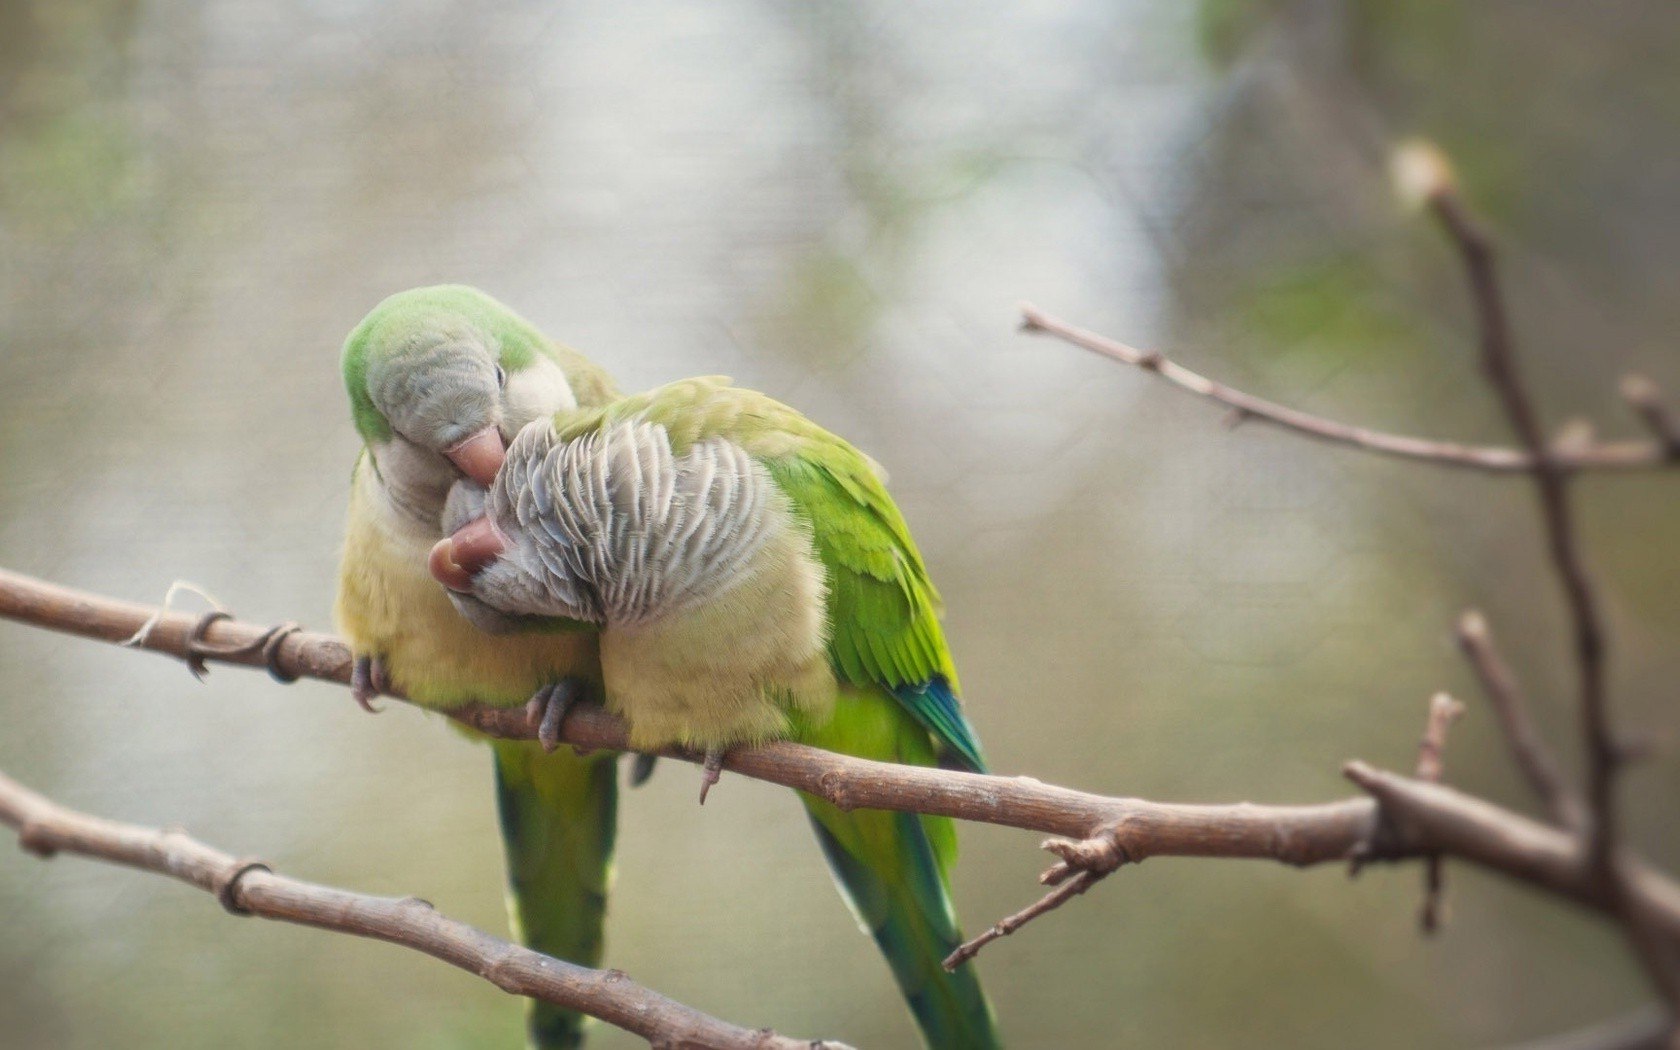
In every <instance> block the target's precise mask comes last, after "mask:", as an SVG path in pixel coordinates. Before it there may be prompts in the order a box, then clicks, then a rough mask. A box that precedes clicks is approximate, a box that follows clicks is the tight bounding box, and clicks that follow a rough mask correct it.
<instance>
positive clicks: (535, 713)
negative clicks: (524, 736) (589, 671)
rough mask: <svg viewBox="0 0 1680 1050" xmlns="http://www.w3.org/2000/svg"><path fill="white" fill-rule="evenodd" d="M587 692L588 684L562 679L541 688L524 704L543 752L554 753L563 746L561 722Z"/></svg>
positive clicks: (527, 718)
mask: <svg viewBox="0 0 1680 1050" xmlns="http://www.w3.org/2000/svg"><path fill="white" fill-rule="evenodd" d="M588 690H589V686H588V684H587V683H585V682H584V681H583V679H581V678H562V679H560V680H559V681H558V682H550V683H549V684H547V685H545V686H543V687H542V688H541V689H538V690H537V692H536V694H535V695H534V696H532V697H531V700H530V702H529V703H527V704H526V705H525V718H526V720H527V721H528V722H529V723H530V724H531V725H532V726H534V727H536V730H537V742H538V743H540V744H542V749H543V750H544V751H547V752H549V753H550V754H553V753H554V749H555V748H557V747H559V746H560V723H562V722H564V721H565V720H566V712H568V711H570V710H571V709H572V705H573V704H576V703H577V702H578V701H579V700H582V699H583V697H584V694H585V693H586V692H588Z"/></svg>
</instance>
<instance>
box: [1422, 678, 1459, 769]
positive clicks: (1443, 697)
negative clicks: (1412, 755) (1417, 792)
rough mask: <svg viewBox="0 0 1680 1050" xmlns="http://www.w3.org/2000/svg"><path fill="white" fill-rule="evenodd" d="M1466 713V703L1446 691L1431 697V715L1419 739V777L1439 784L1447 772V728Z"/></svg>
mask: <svg viewBox="0 0 1680 1050" xmlns="http://www.w3.org/2000/svg"><path fill="white" fill-rule="evenodd" d="M1463 714H1464V705H1463V704H1461V703H1459V702H1458V701H1457V700H1454V699H1453V698H1452V697H1451V696H1449V695H1447V694H1446V693H1436V694H1435V695H1434V696H1432V697H1430V698H1429V715H1428V717H1427V718H1425V719H1424V723H1423V739H1421V740H1419V741H1418V760H1417V778H1418V779H1419V780H1428V781H1432V782H1433V783H1436V784H1439V783H1440V782H1441V778H1442V776H1444V775H1445V773H1446V754H1445V752H1446V748H1447V730H1448V729H1449V728H1451V727H1452V724H1453V723H1454V722H1456V721H1458V719H1459V716H1461V715H1463Z"/></svg>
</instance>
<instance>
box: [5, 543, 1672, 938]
mask: <svg viewBox="0 0 1680 1050" xmlns="http://www.w3.org/2000/svg"><path fill="white" fill-rule="evenodd" d="M157 611H158V610H157V608H156V607H155V606H149V605H141V604H136V603H132V602H124V601H119V600H116V599H112V598H106V597H103V596H101V595H96V594H91V593H89V592H86V591H78V590H73V589H70V588H66V587H60V586H58V585H56V584H51V583H47V582H45V581H42V580H37V579H34V578H32V577H29V576H25V575H23V574H21V573H15V572H11V571H8V570H4V569H0V618H5V619H11V620H17V621H20V622H23V623H28V624H33V625H35V626H38V627H43V628H47V629H49V630H57V631H63V632H67V633H70V634H75V635H80V636H82V637H87V638H95V639H102V640H105V641H108V642H120V641H122V640H123V639H125V638H127V637H129V636H130V635H132V634H133V633H134V631H135V629H136V628H138V627H139V625H140V624H142V623H144V622H145V621H146V620H147V619H148V618H149V617H151V616H152V615H154V614H155V613H156V612H157ZM193 627H194V620H193V618H192V617H190V616H188V615H185V614H181V613H169V614H167V615H164V616H162V617H160V618H159V620H158V624H157V626H156V628H155V629H154V630H153V631H152V632H151V634H150V635H149V637H148V638H147V640H146V645H145V647H146V648H148V649H151V650H153V651H156V652H161V653H167V654H170V655H173V656H176V657H181V656H183V655H184V654H186V653H187V652H188V651H189V649H188V646H187V644H186V639H187V637H188V636H189V634H190V632H191V631H192V629H193ZM267 630H268V629H267V628H265V627H262V626H260V625H257V624H251V623H246V622H243V621H240V620H220V621H218V622H216V623H214V624H212V625H210V628H209V630H208V632H207V634H206V638H207V640H208V641H210V642H211V643H213V644H215V645H217V646H218V647H221V648H225V649H227V650H228V652H229V655H224V656H212V657H211V658H210V659H211V660H212V661H213V662H218V663H229V664H237V665H243V666H249V667H261V666H264V660H263V657H262V656H261V655H260V654H258V653H254V652H250V651H248V650H246V649H245V648H243V646H244V645H245V644H246V643H248V642H250V641H251V640H252V639H254V638H258V637H261V636H262V635H263V634H265V633H266V632H267ZM273 655H274V658H275V661H276V663H277V664H278V666H279V667H280V669H281V670H282V671H283V672H285V673H287V674H290V675H296V676H301V677H310V678H318V679H322V680H325V681H330V682H338V683H340V684H347V683H348V682H349V680H350V667H351V662H352V661H351V657H350V650H349V649H348V647H346V646H345V645H344V643H343V642H342V641H340V640H339V639H337V638H334V637H332V636H331V635H325V634H320V633H316V632H310V631H299V632H296V633H293V634H290V635H288V636H287V637H285V638H284V639H283V640H282V642H281V643H280V644H279V645H278V646H276V647H275V650H274V654H273ZM450 713H451V715H452V716H454V717H456V718H457V719H458V720H459V721H461V722H462V723H463V724H465V725H469V726H471V727H473V728H476V729H478V730H479V731H481V732H484V733H487V734H491V735H494V736H500V737H506V738H508V739H517V740H532V739H535V735H536V731H535V730H533V729H532V728H531V725H530V723H529V721H528V720H527V719H526V717H525V711H524V709H523V707H513V708H491V707H482V706H479V707H469V708H465V709H462V710H460V711H456V712H450ZM560 728H561V738H562V739H563V740H564V741H565V742H566V743H569V744H573V745H575V746H580V747H588V748H597V749H602V750H624V749H625V747H626V742H627V737H626V733H625V729H624V725H623V723H622V722H620V721H619V720H618V719H617V718H615V717H614V716H612V715H610V714H608V713H607V712H606V711H604V710H602V709H601V708H599V707H596V706H593V705H587V704H583V705H578V706H577V707H575V708H573V709H572V711H571V712H570V713H569V714H568V715H567V716H566V720H565V722H564V723H563V724H562V725H561V727H560ZM670 755H671V756H672V757H676V758H682V759H684V760H687V761H691V762H697V761H699V759H700V756H698V755H693V754H683V753H679V752H674V751H673V752H670ZM724 766H725V768H726V769H730V770H732V771H734V772H736V773H739V774H741V775H743V776H748V777H753V778H756V779H758V780H764V781H768V782H770V783H774V784H780V785H782V786H784V787H790V788H795V789H797V790H800V791H805V792H809V793H810V794H813V795H816V796H818V797H819V798H823V799H826V800H827V801H829V802H832V803H833V804H835V805H836V806H839V807H840V808H842V809H845V810H852V809H885V810H896V811H900V812H910V813H927V814H934V815H940V816H947V817H955V818H957V819H959V820H971V821H978V822H982V823H987V824H996V825H1001V826H1004V827H1013V828H1022V829H1025V830H1030V831H1038V832H1043V833H1047V834H1051V835H1061V836H1066V837H1069V838H1075V839H1087V838H1090V837H1092V836H1096V835H1101V834H1105V833H1108V832H1110V831H1116V832H1117V833H1118V832H1123V833H1124V837H1125V843H1126V849H1127V852H1128V854H1129V855H1130V857H1131V859H1133V860H1142V859H1144V858H1146V857H1165V856H1180V857H1230V858H1239V857H1241V858H1254V859H1266V860H1274V861H1280V862H1282V863H1285V864H1290V865H1294V866H1302V867H1305V866H1309V865H1315V864H1326V863H1337V862H1342V861H1346V860H1347V859H1348V858H1349V857H1350V856H1352V855H1353V854H1354V853H1355V852H1356V851H1358V850H1360V849H1361V848H1364V847H1367V846H1368V845H1369V844H1371V843H1372V842H1373V840H1374V839H1375V838H1376V837H1377V833H1378V831H1379V828H1381V829H1383V835H1382V841H1381V843H1380V845H1381V848H1380V849H1378V850H1377V851H1376V854H1377V856H1376V857H1375V859H1385V860H1398V859H1404V858H1408V857H1419V856H1425V855H1427V854H1429V853H1436V852H1438V853H1443V854H1446V855H1448V856H1453V857H1460V858H1462V859H1464V860H1467V861H1470V862H1472V863H1475V864H1478V865H1481V866H1483V867H1486V868H1488V869H1490V870H1493V871H1497V872H1501V873H1503V874H1505V875H1508V876H1510V877H1512V878H1514V879H1518V880H1521V881H1523V882H1527V883H1530V884H1532V885H1536V886H1539V887H1541V888H1543V889H1546V890H1550V891H1552V892H1554V893H1557V894H1560V895H1562V896H1564V897H1567V898H1569V899H1571V900H1574V901H1578V902H1580V903H1582V904H1585V905H1587V906H1589V907H1592V908H1596V909H1600V910H1606V909H1608V907H1609V904H1608V900H1607V898H1606V897H1605V895H1604V892H1603V887H1602V886H1599V885H1597V884H1596V883H1594V882H1593V881H1592V880H1591V879H1589V878H1587V877H1586V876H1585V874H1584V873H1583V872H1582V870H1581V865H1580V863H1579V854H1578V851H1577V848H1576V845H1575V842H1574V840H1573V839H1572V838H1571V837H1570V836H1568V835H1566V834H1565V833H1563V832H1561V831H1559V830H1557V829H1555V828H1551V827H1548V826H1546V825H1544V824H1540V823H1538V822H1536V821H1532V820H1529V819H1528V818H1526V817H1524V816H1522V815H1520V814H1517V813H1513V812H1511V811H1510V810H1507V809H1504V808H1502V807H1499V806H1495V805H1493V804H1492V803H1490V802H1486V801H1483V800H1481V799H1477V798H1474V797H1472V796H1469V795H1465V794H1463V793H1462V792H1457V791H1454V790H1452V789H1451V788H1447V787H1443V786H1440V785H1425V784H1422V782H1420V781H1413V780H1410V779H1409V778H1404V777H1396V776H1395V775H1394V774H1383V773H1379V772H1378V771H1375V770H1371V771H1370V775H1371V776H1372V777H1378V778H1385V779H1383V780H1382V783H1384V784H1386V785H1388V787H1389V790H1388V792H1387V794H1388V795H1391V796H1394V797H1399V798H1402V799H1403V800H1404V801H1405V809H1406V812H1407V813H1409V814H1411V817H1410V818H1409V819H1408V820H1407V821H1405V822H1404V825H1403V827H1400V826H1397V827H1388V825H1389V824H1391V823H1392V821H1389V820H1388V819H1386V818H1387V814H1386V813H1385V819H1383V820H1380V821H1379V819H1378V803H1377V802H1374V801H1373V800H1372V799H1371V798H1350V799H1343V800H1339V801H1335V802H1325V803H1319V804H1316V805H1304V806H1263V805H1254V804H1252V803H1246V802H1240V803H1234V804H1221V805H1198V804H1187V803H1173V802H1154V801H1149V800H1145V799H1136V798H1115V797H1110V796H1104V795H1094V794H1089V793H1087V792H1083V791H1074V790H1071V789H1069V788H1063V787H1056V786H1053V785H1049V784H1044V783H1041V782H1039V781H1037V780H1034V779H1032V778H1030V777H1000V776H982V775H980V774H976V773H961V772H956V771H952V770H944V769H933V768H926V767H922V766H906V765H898V764H896V763H890V762H871V761H868V760H866V759H861V758H853V757H851V756H849V755H840V754H835V753H834V752H831V751H823V750H821V749H818V748H813V747H807V746H805V745H802V744H794V743H788V742H785V741H781V742H776V743H770V744H765V745H762V746H759V747H753V748H736V749H734V750H732V751H731V752H730V753H729V755H728V757H727V758H726V759H725V762H724ZM1391 782H1392V783H1391ZM1414 784H1415V785H1419V786H1420V790H1421V789H1423V788H1426V789H1427V791H1422V793H1419V792H1418V791H1413V790H1412V789H1411V788H1410V787H1409V786H1408V785H1414ZM1362 786H1365V785H1363V784H1362ZM1367 790H1371V789H1370V788H1369V787H1367ZM1379 801H1380V800H1379ZM1622 866H1623V869H1624V870H1625V871H1626V872H1627V884H1628V886H1629V887H1630V888H1631V890H1632V891H1633V893H1634V894H1635V896H1636V897H1637V898H1638V899H1639V900H1640V901H1641V903H1642V904H1643V905H1644V906H1645V907H1646V908H1647V910H1648V912H1649V914H1650V915H1651V916H1652V917H1653V920H1654V921H1655V922H1656V923H1657V924H1658V928H1659V929H1660V930H1661V931H1662V935H1663V936H1664V937H1665V938H1667V939H1669V940H1672V941H1675V942H1677V943H1680V884H1677V883H1675V882H1674V881H1672V880H1670V879H1669V878H1668V877H1666V876H1664V875H1662V874H1660V873H1658V872H1656V871H1654V870H1652V869H1651V868H1649V867H1647V866H1646V865H1644V864H1643V863H1641V862H1639V861H1636V860H1634V859H1632V858H1631V857H1628V858H1626V859H1625V860H1624V862H1623V865H1622Z"/></svg>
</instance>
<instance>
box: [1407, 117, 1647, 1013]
mask: <svg viewBox="0 0 1680 1050" xmlns="http://www.w3.org/2000/svg"><path fill="white" fill-rule="evenodd" d="M1412 148H1413V149H1414V150H1420V151H1421V150H1433V147H1430V146H1425V145H1418V146H1414V147H1412ZM1437 157H1438V155H1437ZM1435 169H1436V171H1437V173H1438V175H1437V178H1436V179H1435V181H1434V182H1433V184H1431V185H1428V186H1426V187H1425V190H1426V192H1425V193H1424V194H1423V197H1422V199H1423V202H1424V203H1425V204H1426V205H1427V206H1428V208H1429V209H1430V211H1431V212H1432V213H1433V214H1434V216H1435V218H1436V219H1437V220H1438V221H1439V222H1440V224H1441V227H1442V228H1443V229H1444V230H1445V231H1446V233H1447V236H1448V238H1449V239H1450V240H1451V241H1452V243H1453V246H1454V247H1455V248H1456V249H1457V250H1458V252H1459V255H1460V257H1461V259H1462V261H1463V264H1464V273H1465V278H1466V280H1467V281H1468V283H1469V286H1470V298H1471V302H1472V305H1473V307H1474V310H1475V315H1476V325H1477V329H1478V331H1479V334H1480V342H1481V352H1482V358H1481V366H1482V372H1483V373H1484V375H1485V376H1486V378H1487V381H1488V383H1489V384H1490V385H1491V386H1492V387H1493V390H1494V392H1495V394H1496V395H1497V397H1498V399H1499V403H1500V406H1501V407H1502V408H1503V410H1504V412H1505V416H1506V418H1507V419H1508V420H1509V421H1510V424H1511V429H1512V430H1513V431H1515V432H1516V435H1517V439H1518V441H1519V442H1520V443H1521V444H1522V447H1523V449H1524V450H1525V451H1526V452H1527V453H1528V456H1529V458H1530V459H1531V460H1532V461H1533V463H1534V469H1533V471H1532V472H1531V473H1530V476H1531V477H1532V478H1533V479H1534V486H1535V494H1536V496H1537V497H1538V500H1539V510H1540V520H1541V525H1542V528H1543V530H1544V532H1545V536H1546V547H1547V551H1548V553H1549V554H1550V557H1551V562H1552V567H1553V569H1554V571H1555V572H1556V575H1557V578H1558V583H1559V585H1560V586H1561V588H1562V590H1563V595H1564V604H1565V606H1566V608H1567V609H1568V613H1569V621H1570V627H1571V633H1572V635H1573V639H1574V654H1575V668H1576V677H1577V690H1578V692H1577V697H1578V700H1577V703H1578V708H1579V713H1580V718H1581V735H1582V737H1583V738H1584V743H1585V747H1586V753H1587V790H1586V796H1587V798H1586V802H1587V807H1586V808H1587V816H1588V820H1587V826H1586V830H1585V833H1584V834H1585V838H1586V843H1585V845H1586V861H1587V868H1588V872H1589V875H1590V877H1592V878H1593V879H1594V880H1595V881H1597V882H1599V883H1600V884H1601V885H1602V886H1603V887H1604V892H1605V895H1606V896H1607V897H1608V899H1609V901H1610V904H1611V907H1612V909H1613V910H1614V911H1615V912H1616V913H1617V914H1618V916H1619V918H1620V919H1621V921H1622V924H1623V927H1624V929H1625V932H1626V934H1627V937H1628V940H1629V942H1630V943H1631V944H1632V946H1633V947H1634V950H1635V952H1636V954H1637V955H1638V956H1639V959H1640V961H1641V962H1642V963H1643V964H1644V966H1645V969H1646V972H1647V973H1648V974H1649V976H1650V978H1651V981H1652V983H1653V984H1654V985H1655V986H1656V988H1657V991H1658V992H1659V993H1660V994H1661V995H1662V997H1663V999H1664V1000H1665V1001H1666V1002H1667V1003H1668V1006H1669V1009H1670V1011H1671V1012H1672V1013H1675V1014H1676V1018H1677V1020H1676V1023H1677V1024H1680V961H1677V960H1676V958H1675V956H1674V953H1673V951H1672V948H1671V947H1670V946H1669V945H1666V944H1663V943H1661V942H1660V939H1659V938H1658V937H1657V936H1656V935H1655V933H1654V932H1653V931H1652V930H1651V929H1650V926H1649V923H1650V918H1649V916H1648V915H1647V914H1646V910H1645V909H1644V907H1643V906H1642V905H1641V904H1640V903H1639V902H1638V901H1636V900H1634V899H1633V897H1632V895H1631V894H1630V893H1629V892H1628V889H1627V887H1626V885H1625V883H1624V880H1625V877H1626V876H1625V873H1624V872H1623V870H1622V866H1621V864H1620V863H1619V860H1618V845H1617V840H1618V837H1619V835H1620V831H1621V828H1620V813H1619V807H1618V799H1617V796H1616V786H1617V773H1618V772H1619V771H1620V769H1621V767H1622V765H1623V763H1624V761H1625V759H1626V753H1625V752H1624V750H1623V748H1622V746H1621V743H1620V742H1619V741H1618V740H1617V739H1616V736H1615V731H1614V729H1613V728H1612V726H1611V723H1610V699H1609V695H1608V692H1607V686H1606V664H1607V662H1608V656H1609V653H1608V644H1607V641H1606V632H1605V628H1604V619H1603V614H1602V613H1601V612H1600V611H1599V600H1598V587H1597V584H1596V583H1595V582H1594V580H1593V577H1592V574H1591V573H1590V572H1589V571H1588V569H1587V564H1586V558H1585V556H1584V554H1583V553H1582V549H1581V541H1580V534H1579V530H1578V528H1577V527H1576V522H1575V515H1574V512H1573V509H1572V507H1571V505H1570V499H1569V497H1570V492H1569V481H1570V477H1571V474H1570V468H1569V467H1567V466H1566V465H1565V464H1564V463H1563V462H1562V461H1561V459H1560V458H1559V457H1560V455H1561V453H1559V452H1557V451H1556V450H1553V449H1551V448H1548V447H1547V444H1546V438H1545V434H1544V432H1543V430H1542V428H1541V423H1540V413H1539V410H1538V409H1537V408H1536V407H1535V403H1534V398H1533V395H1532V394H1531V393H1530V392H1529V390H1528V385H1527V383H1526V382H1525V381H1524V379H1523V375H1522V371H1521V369H1520V367H1519V366H1518V362H1517V355H1516V346H1515V340H1514V338H1513V336H1512V332H1511V322H1510V317H1509V316H1508V314H1507V313H1506V310H1505V300H1504V296H1503V295H1502V294H1501V290H1500V284H1499V269H1498V266H1497V261H1496V252H1495V248H1494V242H1493V238H1492V237H1491V236H1490V235H1489V233H1488V231H1487V229H1486V228H1485V227H1484V226H1483V225H1482V223H1481V222H1480V220H1478V219H1477V218H1476V216H1474V215H1472V214H1471V212H1470V209H1469V207H1468V206H1467V205H1466V204H1465V203H1464V201H1463V199H1462V198H1461V197H1460V195H1459V193H1458V187H1457V184H1456V182H1455V181H1454V179H1453V178H1452V176H1451V169H1450V168H1449V167H1448V166H1447V164H1446V162H1445V159H1444V158H1438V160H1437V162H1436V164H1435ZM1654 447H1659V446H1654ZM1659 450H1660V451H1662V452H1663V454H1664V455H1666V454H1667V451H1668V450H1667V449H1666V448H1660V447H1659ZM1673 1038H1675V1039H1676V1040H1680V1028H1676V1030H1675V1033H1674V1036H1673Z"/></svg>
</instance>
